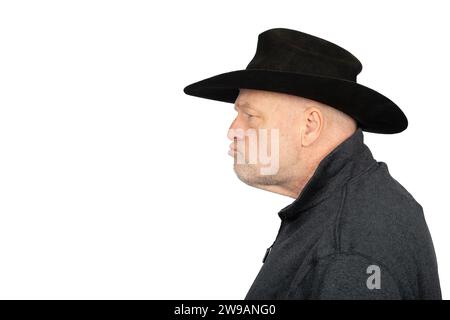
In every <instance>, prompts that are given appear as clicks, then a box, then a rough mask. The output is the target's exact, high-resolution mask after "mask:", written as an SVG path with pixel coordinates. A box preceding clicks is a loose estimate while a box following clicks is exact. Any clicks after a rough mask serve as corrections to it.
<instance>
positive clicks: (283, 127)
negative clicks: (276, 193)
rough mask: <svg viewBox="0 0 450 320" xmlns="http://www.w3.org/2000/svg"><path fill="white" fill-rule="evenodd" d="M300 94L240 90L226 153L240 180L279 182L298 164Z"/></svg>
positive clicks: (252, 183) (249, 182)
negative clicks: (231, 157) (232, 161)
mask: <svg viewBox="0 0 450 320" xmlns="http://www.w3.org/2000/svg"><path fill="white" fill-rule="evenodd" d="M300 99H301V98H300V97H294V96H290V95H287V94H281V93H275V92H269V91H261V90H250V89H241V90H240V93H239V96H238V98H237V99H236V101H235V110H236V111H237V116H236V118H235V120H234V121H233V123H232V124H231V126H230V130H229V132H228V138H229V139H230V140H231V141H232V143H231V144H230V150H229V154H230V155H231V156H233V157H234V171H235V172H236V174H237V176H238V177H239V179H240V180H242V181H243V182H245V183H246V184H249V185H252V186H264V185H266V186H267V185H280V184H282V183H284V182H285V181H286V180H287V179H289V178H290V177H292V174H293V172H292V170H294V168H295V167H296V166H297V167H298V161H299V153H300V149H301V143H300V136H301V135H300V133H301V132H300V121H301V118H302V117H301V114H302V112H301V111H302V110H303V109H302V108H301V106H300V105H299V104H301V100H300Z"/></svg>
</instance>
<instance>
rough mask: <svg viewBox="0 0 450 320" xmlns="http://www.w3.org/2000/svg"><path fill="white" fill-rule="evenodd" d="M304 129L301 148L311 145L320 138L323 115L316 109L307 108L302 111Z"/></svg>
mask: <svg viewBox="0 0 450 320" xmlns="http://www.w3.org/2000/svg"><path fill="white" fill-rule="evenodd" d="M304 119H305V121H304V124H303V125H304V129H303V132H302V146H304V147H308V146H310V145H312V144H313V143H314V142H315V141H316V140H317V139H318V138H319V136H320V132H321V131H322V127H323V114H322V111H321V110H320V109H319V108H317V107H309V108H307V109H306V110H305V111H304Z"/></svg>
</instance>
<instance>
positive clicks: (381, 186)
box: [184, 28, 441, 299]
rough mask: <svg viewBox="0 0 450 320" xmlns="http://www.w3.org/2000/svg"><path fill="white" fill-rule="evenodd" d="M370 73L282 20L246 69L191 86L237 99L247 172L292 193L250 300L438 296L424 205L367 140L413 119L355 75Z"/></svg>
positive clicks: (240, 151)
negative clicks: (365, 136)
mask: <svg viewBox="0 0 450 320" xmlns="http://www.w3.org/2000/svg"><path fill="white" fill-rule="evenodd" d="M361 69H362V65H361V63H360V62H359V60H358V59H357V58H356V57H354V56H353V55H352V54H351V53H350V52H348V51H347V50H345V49H343V48H341V47H339V46H337V45H336V44H333V43H331V42H328V41H326V40H323V39H320V38H317V37H314V36H312V35H308V34H306V33H302V32H299V31H295V30H290V29H284V28H276V29H270V30H267V31H265V32H263V33H261V34H260V35H259V38H258V45H257V50H256V54H255V56H254V57H253V59H252V60H251V62H250V63H249V64H248V66H247V68H246V69H245V70H238V71H232V72H228V73H224V74H221V75H218V76H214V77H211V78H208V79H205V80H202V81H199V82H196V83H194V84H191V85H189V86H187V87H186V88H184V92H185V93H187V94H189V95H193V96H198V97H203V98H208V99H213V100H218V101H224V102H230V103H234V105H235V109H236V111H237V116H236V119H235V120H234V121H233V123H232V124H231V127H230V130H229V133H228V137H229V139H230V140H231V141H232V143H231V146H230V152H229V153H230V155H232V156H233V157H234V158H235V164H234V170H235V172H236V174H237V176H238V177H239V179H240V180H242V181H243V182H244V183H246V184H248V185H250V186H253V187H257V188H260V189H264V190H267V191H271V192H275V193H279V194H282V195H286V196H289V197H292V198H294V199H295V200H294V201H293V202H292V203H291V204H290V205H289V206H287V207H285V208H283V209H282V210H280V211H279V212H278V215H279V217H280V219H281V225H280V229H279V232H278V235H277V236H276V239H275V241H274V243H273V244H272V245H271V246H270V247H269V248H268V249H267V251H266V254H265V256H264V258H263V263H264V264H263V266H262V268H261V270H260V272H259V273H258V275H257V277H256V279H255V280H254V282H253V284H252V286H251V288H250V290H249V291H248V293H247V295H246V297H245V299H441V291H440V285H439V276H438V269H437V262H436V256H435V253H434V248H433V244H432V239H431V236H430V234H429V231H428V228H427V225H426V222H425V219H424V215H423V209H422V206H421V205H420V204H419V203H417V201H415V199H414V198H413V197H412V195H411V194H409V193H408V191H407V190H406V189H405V188H404V187H402V186H401V184H400V183H399V182H397V181H396V180H395V179H394V178H392V177H391V175H390V173H389V171H388V167H387V165H386V164H385V163H384V162H378V161H376V160H375V159H374V158H373V156H372V153H371V151H370V149H369V148H368V147H367V145H366V144H365V143H364V141H363V131H368V132H373V133H384V134H392V133H398V132H401V131H403V130H405V129H406V127H407V125H408V122H407V119H406V117H405V115H404V114H403V112H402V111H401V110H400V109H399V107H398V106H396V105H395V104H394V103H393V102H392V101H391V100H389V99H388V98H386V97H385V96H383V95H381V94H380V93H378V92H376V91H374V90H372V89H369V88H367V87H364V86H362V85H361V84H358V83H357V82H356V76H357V74H358V73H359V72H360V71H361ZM267 137H270V138H267ZM267 139H270V142H269V143H268V142H267ZM268 160H271V161H270V170H268V169H267V167H268V164H269V161H268ZM272 160H275V164H274V162H273V161H272Z"/></svg>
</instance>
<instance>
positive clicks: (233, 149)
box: [228, 143, 241, 156]
mask: <svg viewBox="0 0 450 320" xmlns="http://www.w3.org/2000/svg"><path fill="white" fill-rule="evenodd" d="M237 152H239V153H241V152H240V151H239V150H237V149H236V148H235V147H234V144H233V143H232V144H230V148H229V149H228V154H229V155H230V156H234V154H235V153H237Z"/></svg>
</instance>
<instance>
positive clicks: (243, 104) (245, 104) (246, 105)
mask: <svg viewBox="0 0 450 320" xmlns="http://www.w3.org/2000/svg"><path fill="white" fill-rule="evenodd" d="M245 108H248V109H252V110H254V109H253V108H252V106H251V105H250V104H249V103H248V102H244V103H236V104H235V105H234V110H237V109H245Z"/></svg>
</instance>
